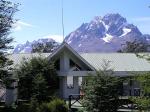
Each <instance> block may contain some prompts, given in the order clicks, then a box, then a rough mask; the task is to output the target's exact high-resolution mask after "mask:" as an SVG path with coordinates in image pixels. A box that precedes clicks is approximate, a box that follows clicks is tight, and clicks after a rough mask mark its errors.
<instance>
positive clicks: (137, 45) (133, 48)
mask: <svg viewBox="0 0 150 112" xmlns="http://www.w3.org/2000/svg"><path fill="white" fill-rule="evenodd" d="M122 46H123V48H122V49H121V50H119V51H118V52H121V53H139V52H147V51H148V48H149V45H148V44H147V43H144V42H140V41H137V40H134V41H132V42H130V41H127V42H126V44H123V45H122Z"/></svg>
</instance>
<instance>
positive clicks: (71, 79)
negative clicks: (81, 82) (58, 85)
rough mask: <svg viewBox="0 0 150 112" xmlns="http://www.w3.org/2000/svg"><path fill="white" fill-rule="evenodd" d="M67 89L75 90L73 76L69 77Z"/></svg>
mask: <svg viewBox="0 0 150 112" xmlns="http://www.w3.org/2000/svg"><path fill="white" fill-rule="evenodd" d="M67 88H69V89H72V88H73V76H67Z"/></svg>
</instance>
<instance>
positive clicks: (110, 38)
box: [102, 34, 113, 42]
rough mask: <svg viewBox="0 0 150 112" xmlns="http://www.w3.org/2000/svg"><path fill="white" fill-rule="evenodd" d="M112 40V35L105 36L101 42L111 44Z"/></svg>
mask: <svg viewBox="0 0 150 112" xmlns="http://www.w3.org/2000/svg"><path fill="white" fill-rule="evenodd" d="M112 38H113V36H112V35H109V34H106V36H105V37H103V38H102V40H104V41H105V42H111V40H112Z"/></svg>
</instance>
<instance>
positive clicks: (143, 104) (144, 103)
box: [130, 97, 150, 110]
mask: <svg viewBox="0 0 150 112" xmlns="http://www.w3.org/2000/svg"><path fill="white" fill-rule="evenodd" d="M130 99H131V100H132V101H133V102H134V103H135V104H137V107H138V109H139V110H150V98H148V97H131V98H130Z"/></svg>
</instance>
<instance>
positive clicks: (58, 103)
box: [39, 99, 68, 112]
mask: <svg viewBox="0 0 150 112" xmlns="http://www.w3.org/2000/svg"><path fill="white" fill-rule="evenodd" d="M39 112H68V107H67V105H66V104H65V102H64V101H63V100H60V99H54V100H52V101H51V102H49V103H43V104H42V105H41V106H40V107H39Z"/></svg>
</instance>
